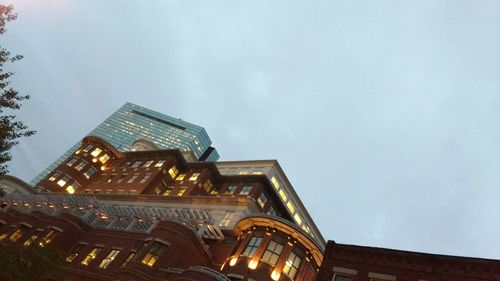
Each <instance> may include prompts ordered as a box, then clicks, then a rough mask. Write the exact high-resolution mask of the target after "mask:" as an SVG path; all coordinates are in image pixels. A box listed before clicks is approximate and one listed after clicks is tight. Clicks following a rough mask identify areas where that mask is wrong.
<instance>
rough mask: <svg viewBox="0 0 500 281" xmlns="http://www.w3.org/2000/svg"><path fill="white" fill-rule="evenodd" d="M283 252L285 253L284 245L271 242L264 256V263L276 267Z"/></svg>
mask: <svg viewBox="0 0 500 281" xmlns="http://www.w3.org/2000/svg"><path fill="white" fill-rule="evenodd" d="M281 251H283V245H281V244H279V243H276V242H275V241H274V240H271V242H269V244H268V245H267V248H266V251H265V252H264V255H262V261H264V262H266V263H268V264H270V265H272V266H275V265H276V262H277V261H278V259H279V258H280V254H281Z"/></svg>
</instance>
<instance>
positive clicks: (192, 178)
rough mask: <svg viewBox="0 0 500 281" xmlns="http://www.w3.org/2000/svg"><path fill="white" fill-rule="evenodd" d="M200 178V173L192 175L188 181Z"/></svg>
mask: <svg viewBox="0 0 500 281" xmlns="http://www.w3.org/2000/svg"><path fill="white" fill-rule="evenodd" d="M199 176H200V173H193V174H192V175H191V177H190V178H189V180H190V181H195V180H197V179H198V177H199Z"/></svg>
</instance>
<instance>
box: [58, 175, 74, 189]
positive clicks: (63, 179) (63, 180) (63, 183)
mask: <svg viewBox="0 0 500 281" xmlns="http://www.w3.org/2000/svg"><path fill="white" fill-rule="evenodd" d="M69 180H71V178H70V177H69V176H67V175H64V177H62V178H61V179H60V180H58V181H57V185H59V186H60V187H63V186H65V185H66V183H67V182H68V181H69Z"/></svg>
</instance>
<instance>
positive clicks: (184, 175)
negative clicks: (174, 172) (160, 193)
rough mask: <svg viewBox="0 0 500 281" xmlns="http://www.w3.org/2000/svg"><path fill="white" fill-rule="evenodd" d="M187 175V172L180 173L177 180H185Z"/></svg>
mask: <svg viewBox="0 0 500 281" xmlns="http://www.w3.org/2000/svg"><path fill="white" fill-rule="evenodd" d="M185 177H186V174H180V175H178V176H177V177H176V178H175V180H176V181H182V180H184V178H185Z"/></svg>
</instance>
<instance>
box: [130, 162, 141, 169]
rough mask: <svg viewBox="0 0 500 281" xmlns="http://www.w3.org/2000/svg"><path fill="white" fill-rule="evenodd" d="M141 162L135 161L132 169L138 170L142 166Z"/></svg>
mask: <svg viewBox="0 0 500 281" xmlns="http://www.w3.org/2000/svg"><path fill="white" fill-rule="evenodd" d="M141 163H142V162H141V161H135V162H134V164H133V165H132V168H137V167H139V166H140V165H141Z"/></svg>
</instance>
